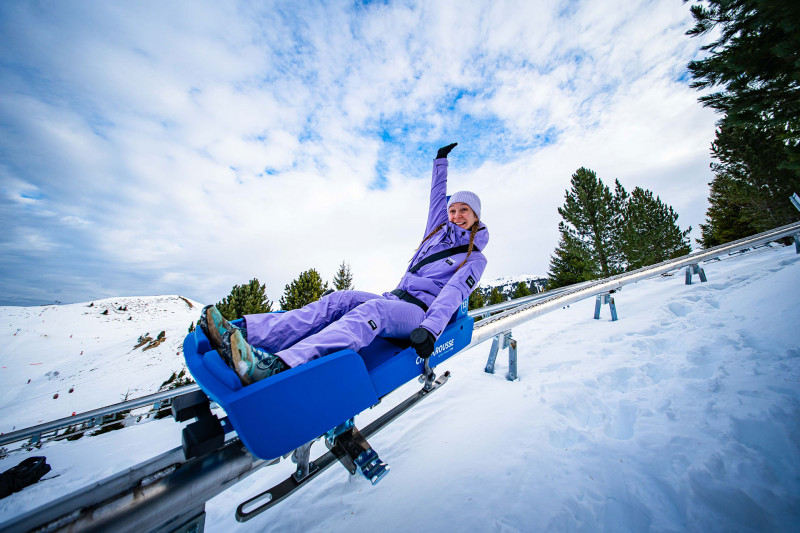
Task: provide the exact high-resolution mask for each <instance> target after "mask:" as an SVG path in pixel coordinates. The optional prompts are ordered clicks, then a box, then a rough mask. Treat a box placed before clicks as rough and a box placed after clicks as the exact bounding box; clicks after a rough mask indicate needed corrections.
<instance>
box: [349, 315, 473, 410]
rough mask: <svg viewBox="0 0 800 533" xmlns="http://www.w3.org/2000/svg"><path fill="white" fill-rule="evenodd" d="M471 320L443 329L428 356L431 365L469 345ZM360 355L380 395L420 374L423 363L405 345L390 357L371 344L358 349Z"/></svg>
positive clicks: (415, 353)
mask: <svg viewBox="0 0 800 533" xmlns="http://www.w3.org/2000/svg"><path fill="white" fill-rule="evenodd" d="M473 323H474V320H473V319H472V318H471V317H469V316H465V317H464V318H462V319H460V320H457V321H456V322H454V323H452V324H450V325H449V326H447V327H446V328H445V330H444V331H443V332H442V334H441V335H440V336H439V338H438V339H437V340H436V345H435V347H434V354H433V355H432V356H431V358H430V365H431V367H436V365H438V364H439V363H442V362H443V361H445V360H447V359H449V358H450V357H452V356H453V355H455V354H456V353H458V352H459V351H461V350H462V349H464V348H465V347H466V346H468V345H469V343H470V342H471V341H472V325H473ZM383 342H386V341H383ZM387 344H388V343H387ZM387 349H388V348H387ZM395 351H396V349H395ZM361 355H362V356H363V357H364V360H365V362H366V365H367V368H368V369H369V375H370V378H371V379H372V384H373V386H374V387H375V392H376V393H377V395H378V397H379V398H380V397H383V396H385V395H386V394H389V393H390V392H392V391H393V390H394V389H396V388H397V387H399V386H401V385H403V384H405V383H406V382H408V381H411V380H412V379H414V378H416V377H417V376H420V375H422V373H423V370H424V366H425V364H424V361H423V360H422V358H420V357H417V352H415V351H414V349H413V348H407V349H405V350H403V351H401V352H399V353H397V354H396V355H394V356H393V357H389V358H386V357H383V356H382V354H381V353H378V352H373V351H372V345H370V346H368V347H367V348H364V349H362V350H361Z"/></svg>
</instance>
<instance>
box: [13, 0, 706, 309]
mask: <svg viewBox="0 0 800 533" xmlns="http://www.w3.org/2000/svg"><path fill="white" fill-rule="evenodd" d="M691 25H692V24H691V17H690V15H689V9H688V5H686V4H683V3H682V2H681V1H680V0H654V1H646V0H642V1H638V0H626V1H623V0H619V1H608V2H596V1H575V0H565V1H555V0H554V1H545V0H528V1H519V2H502V1H500V2H498V1H485V2H479V1H469V0H460V1H452V2H450V1H427V2H425V1H420V2H415V1H403V2H400V1H398V2H391V1H390V2H335V1H334V2H315V1H309V2H305V1H297V0H292V1H286V2H284V1H264V2H258V1H250V2H245V1H243V2H216V1H205V2H201V1H191V2H189V1H187V2H160V1H153V2H149V1H147V2H145V1H131V2H110V1H102V2H101V1H65V2H32V1H15V0H6V1H4V2H2V3H0V69H1V70H0V217H1V218H0V220H1V221H2V223H3V228H4V231H3V232H2V233H0V305H36V304H40V303H52V302H54V301H61V302H65V303H66V302H78V301H89V300H92V299H98V298H103V297H110V296H133V295H154V294H181V295H184V296H188V297H191V298H194V299H196V300H199V301H202V302H208V303H213V302H216V301H218V300H220V299H221V298H222V297H223V296H225V295H226V294H227V293H228V292H229V290H230V288H231V287H232V286H233V285H234V284H241V283H246V282H247V281H248V280H250V279H252V278H258V279H259V280H260V281H261V282H262V283H265V284H266V287H267V294H268V296H269V298H270V299H271V300H275V301H277V300H278V299H279V298H280V296H281V295H282V293H283V290H284V286H285V285H286V284H287V283H289V282H290V281H292V280H293V279H294V278H296V277H297V275H298V274H299V273H300V272H302V271H305V270H308V269H310V268H316V269H317V270H318V271H319V272H320V274H321V275H322V276H323V278H324V279H326V280H330V279H331V278H332V277H333V276H334V274H335V272H336V269H337V267H338V265H339V264H340V263H341V262H342V261H347V262H349V263H350V265H351V270H352V273H353V275H354V278H355V279H354V280H355V285H356V288H358V289H362V290H368V291H372V292H383V291H385V290H391V289H392V288H394V287H395V285H396V283H397V281H398V280H399V278H400V276H401V275H402V273H403V271H404V269H405V268H406V267H407V262H408V260H409V258H410V256H411V254H412V252H413V251H414V249H415V247H416V246H417V244H418V242H419V240H420V238H421V237H422V232H423V229H424V223H425V215H426V212H427V205H426V202H427V188H428V186H429V182H430V167H431V162H432V159H433V157H434V155H435V153H436V149H437V148H438V147H439V146H442V145H445V144H449V143H450V142H458V143H459V145H458V147H457V148H456V149H455V150H454V151H453V152H452V154H451V156H450V158H449V159H450V179H449V190H450V192H454V191H456V190H459V189H468V190H473V191H475V192H477V193H478V194H479V195H480V196H481V199H482V202H483V217H482V218H483V220H484V221H485V222H486V224H487V225H488V226H489V229H490V233H491V241H490V244H489V246H488V247H487V250H486V255H487V257H488V259H489V265H488V267H487V270H486V273H485V274H484V277H485V278H489V277H498V276H503V275H517V274H538V275H545V274H546V273H547V271H548V267H549V258H550V254H551V253H552V252H553V250H554V248H555V246H556V244H557V241H558V231H557V225H558V221H559V219H560V217H559V215H558V213H557V211H556V209H557V207H559V206H560V205H562V204H563V201H564V192H565V190H566V189H567V188H568V187H569V182H570V177H571V175H572V173H574V172H575V170H576V169H578V168H579V167H581V166H586V167H588V168H591V169H593V170H595V171H596V172H597V174H598V176H599V177H600V178H601V179H602V180H603V181H604V182H605V183H607V184H610V185H612V186H613V182H614V180H615V179H619V180H620V181H621V182H622V184H623V185H624V186H625V187H626V188H627V189H628V190H631V189H633V188H634V187H636V186H641V187H644V188H647V189H650V190H652V191H653V192H655V193H656V194H657V195H659V196H660V197H661V199H662V200H663V201H665V202H666V203H668V204H670V205H672V206H673V207H674V208H675V209H676V210H677V212H678V213H679V214H680V218H679V220H678V223H679V225H680V226H681V227H682V228H686V227H687V226H690V225H691V226H692V228H693V237H698V236H699V231H698V230H699V228H698V224H699V223H701V222H703V221H704V214H705V210H706V207H707V196H708V185H707V183H708V182H709V181H710V179H711V174H710V170H709V163H710V161H711V159H710V156H709V145H710V142H711V140H712V139H713V137H714V121H715V120H716V118H717V117H716V116H715V115H714V114H713V113H712V112H711V111H709V110H708V109H704V108H702V107H701V106H700V104H698V103H697V97H698V93H697V92H696V91H694V90H692V89H690V88H689V86H688V85H689V78H688V75H687V71H686V64H687V63H688V62H689V61H690V60H692V59H694V58H696V57H698V54H700V52H699V47H700V45H701V44H702V42H701V41H699V40H698V39H696V38H695V39H690V38H689V37H687V36H685V35H684V32H685V31H686V30H687V29H689V28H690V27H691Z"/></svg>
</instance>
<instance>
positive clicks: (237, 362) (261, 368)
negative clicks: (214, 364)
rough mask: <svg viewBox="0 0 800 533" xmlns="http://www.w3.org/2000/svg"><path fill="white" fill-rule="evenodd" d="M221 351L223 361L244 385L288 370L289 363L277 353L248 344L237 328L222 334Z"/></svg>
mask: <svg viewBox="0 0 800 533" xmlns="http://www.w3.org/2000/svg"><path fill="white" fill-rule="evenodd" d="M222 352H223V355H222V358H223V359H224V360H225V363H226V364H227V365H228V366H230V367H231V368H232V369H233V370H234V372H236V375H238V376H239V379H240V380H241V382H242V385H245V386H247V385H251V384H253V383H255V382H256V381H261V380H262V379H266V378H268V377H270V376H274V375H275V374H277V373H279V372H283V371H284V370H289V365H287V364H286V363H284V362H283V360H282V359H281V358H280V357H278V356H277V355H273V354H271V353H267V352H263V351H261V350H259V349H258V348H254V347H252V346H250V344H248V343H247V341H246V340H244V336H243V335H242V332H241V330H239V329H237V328H233V329H232V330H229V331H227V332H225V334H224V335H223V336H222Z"/></svg>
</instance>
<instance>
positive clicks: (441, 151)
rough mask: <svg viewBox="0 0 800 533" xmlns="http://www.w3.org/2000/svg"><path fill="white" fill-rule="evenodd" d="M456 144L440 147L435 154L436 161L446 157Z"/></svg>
mask: <svg viewBox="0 0 800 533" xmlns="http://www.w3.org/2000/svg"><path fill="white" fill-rule="evenodd" d="M457 144H458V143H453V144H448V145H447V146H442V147H441V148H439V151H438V152H436V159H441V158H443V157H447V154H449V153H450V150H452V149H453V148H455V147H456V145H457Z"/></svg>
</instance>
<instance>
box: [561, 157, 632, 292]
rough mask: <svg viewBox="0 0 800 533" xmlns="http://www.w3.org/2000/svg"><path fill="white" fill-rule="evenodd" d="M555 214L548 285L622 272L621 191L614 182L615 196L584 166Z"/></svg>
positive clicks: (564, 283) (622, 190) (565, 283)
mask: <svg viewBox="0 0 800 533" xmlns="http://www.w3.org/2000/svg"><path fill="white" fill-rule="evenodd" d="M571 183H572V188H571V190H569V191H566V192H565V200H564V206H563V207H559V208H558V213H559V214H560V215H561V217H562V218H563V219H564V220H563V222H560V223H559V225H558V230H559V233H560V234H561V240H560V242H559V245H558V248H556V251H555V255H554V256H552V257H551V260H550V274H549V278H550V283H551V284H552V286H553V287H554V288H555V287H561V286H564V285H569V284H572V283H576V282H579V281H586V280H590V279H596V278H599V277H608V276H611V275H613V274H618V273H619V272H622V271H623V270H624V258H623V257H622V255H621V251H620V250H619V244H618V241H619V225H620V217H621V213H622V205H623V204H624V201H625V198H624V196H620V195H621V194H624V189H622V187H621V186H620V185H619V182H617V190H616V191H615V194H612V193H611V190H610V189H609V188H608V186H606V185H604V184H603V182H602V180H600V179H598V178H597V174H596V173H595V172H594V171H592V170H589V169H587V168H585V167H581V168H579V169H578V170H577V171H576V172H575V174H573V175H572V182H571Z"/></svg>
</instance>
